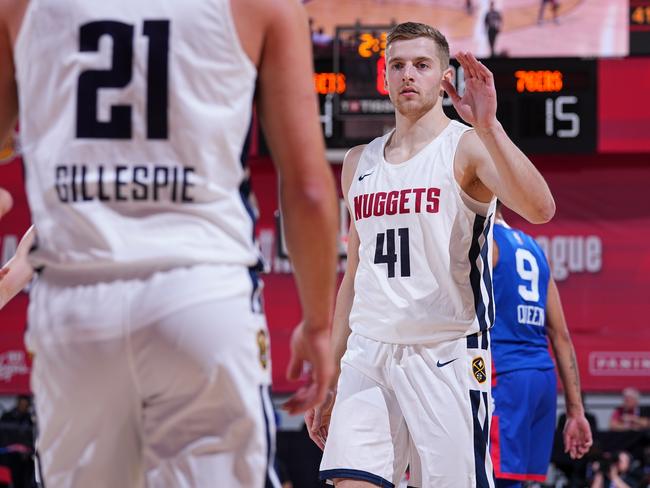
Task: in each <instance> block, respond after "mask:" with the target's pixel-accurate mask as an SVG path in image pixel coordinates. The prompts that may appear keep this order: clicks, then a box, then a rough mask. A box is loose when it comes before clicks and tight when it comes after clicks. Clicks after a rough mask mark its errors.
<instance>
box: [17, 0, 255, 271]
mask: <svg viewBox="0 0 650 488" xmlns="http://www.w3.org/2000/svg"><path fill="white" fill-rule="evenodd" d="M14 54H15V60H16V76H17V82H18V86H19V97H20V98H19V101H20V107H21V110H20V132H21V140H22V143H23V150H24V159H25V167H26V180H27V184H26V185H27V194H28V199H29V204H30V207H31V211H32V218H33V222H34V224H35V226H36V229H37V234H38V241H37V242H38V245H37V248H36V249H35V251H34V252H33V253H32V261H33V264H34V265H35V266H46V267H51V268H52V269H55V270H61V271H70V272H73V273H74V272H76V271H84V272H87V271H91V270H95V271H102V270H107V271H111V270H125V269H144V270H150V269H151V270H158V269H168V268H172V267H175V266H183V265H192V264H195V263H215V264H225V265H228V264H231V265H243V266H253V265H255V264H256V263H257V261H258V252H257V251H256V247H255V245H254V243H253V225H254V224H253V212H252V210H251V209H250V207H248V204H247V198H246V196H247V195H245V194H246V193H247V190H248V183H247V176H246V170H245V168H244V167H243V165H242V160H243V158H242V154H243V150H244V145H245V140H246V136H247V131H248V129H249V124H250V120H251V110H252V108H251V103H252V98H253V91H254V86H255V79H256V69H255V66H254V65H253V64H252V62H251V61H250V60H249V58H248V57H247V56H246V54H245V52H244V51H243V48H242V46H241V45H240V42H239V38H238V36H237V32H236V29H235V26H234V23H233V19H232V14H231V10H230V3H229V1H228V0H186V1H183V2H179V1H178V0H156V1H148V0H110V1H104V2H101V1H97V0H31V1H30V2H29V6H28V8H27V12H26V14H25V18H24V20H23V24H22V27H21V30H20V33H19V36H18V39H17V41H16V45H15V53H14Z"/></svg>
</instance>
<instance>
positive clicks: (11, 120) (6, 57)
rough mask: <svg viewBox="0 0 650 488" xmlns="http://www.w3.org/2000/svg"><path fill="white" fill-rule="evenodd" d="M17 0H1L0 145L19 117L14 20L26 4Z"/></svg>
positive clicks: (10, 132) (9, 133)
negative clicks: (13, 33)
mask: <svg viewBox="0 0 650 488" xmlns="http://www.w3.org/2000/svg"><path fill="white" fill-rule="evenodd" d="M19 3H20V2H17V1H15V0H0V146H2V145H3V144H4V142H5V141H6V140H7V138H8V137H9V136H10V135H11V134H12V132H13V129H14V127H15V126H16V119H17V118H18V89H17V86H16V78H15V67H14V60H13V49H12V47H11V45H12V42H11V38H12V33H11V30H12V22H13V21H14V17H15V16H16V15H17V14H18V11H20V13H21V14H22V10H23V9H24V6H20V5H18V4H19Z"/></svg>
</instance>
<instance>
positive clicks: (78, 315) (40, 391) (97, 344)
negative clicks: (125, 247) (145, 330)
mask: <svg viewBox="0 0 650 488" xmlns="http://www.w3.org/2000/svg"><path fill="white" fill-rule="evenodd" d="M128 293H129V290H128V287H125V286H123V285H121V284H120V286H114V285H96V286H78V287H72V288H67V289H62V288H60V287H57V286H52V285H51V284H50V283H49V281H48V278H47V271H46V272H45V273H44V275H42V276H41V277H40V279H39V280H38V281H37V283H36V284H35V285H34V288H33V289H32V292H31V303H30V312H29V316H30V325H29V329H28V332H27V337H26V342H27V345H28V348H29V349H30V351H32V352H33V353H34V361H33V366H32V378H31V380H32V390H33V391H34V397H35V405H36V413H37V418H38V427H39V437H38V440H37V449H38V451H39V453H40V461H41V467H42V472H43V477H44V483H45V486H47V487H48V488H88V487H93V488H113V487H116V486H123V487H127V486H128V487H134V488H137V487H142V486H144V480H143V478H142V456H141V437H140V424H139V418H140V415H139V414H140V410H139V409H140V402H139V399H138V397H137V392H136V388H135V385H134V383H133V377H132V374H131V369H130V367H129V362H128V360H127V347H126V338H125V336H124V318H123V316H122V311H123V310H124V308H125V307H124V305H125V303H126V300H125V299H124V297H125V295H128Z"/></svg>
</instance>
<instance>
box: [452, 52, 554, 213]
mask: <svg viewBox="0 0 650 488" xmlns="http://www.w3.org/2000/svg"><path fill="white" fill-rule="evenodd" d="M456 59H457V60H458V61H459V63H460V65H461V66H462V67H463V69H464V72H465V93H464V95H463V97H460V96H459V95H458V93H456V90H455V88H454V86H453V85H452V84H451V83H450V82H449V81H448V80H443V82H442V83H443V88H444V89H445V91H446V92H447V93H448V94H449V96H450V97H451V100H452V102H453V104H454V107H455V108H456V111H457V112H458V113H459V115H460V116H461V117H462V118H463V120H465V122H467V123H469V124H471V125H472V126H473V127H474V129H475V131H472V132H469V133H467V134H466V135H465V136H464V137H463V138H462V139H461V142H460V144H459V146H458V154H457V156H456V165H455V166H456V169H457V178H458V179H459V180H460V181H459V183H460V185H461V187H462V188H463V190H464V191H465V192H466V193H467V194H469V195H470V196H471V197H473V198H475V199H476V200H479V201H489V200H490V199H491V198H492V195H496V196H497V197H499V199H500V200H501V201H502V202H503V203H504V204H505V205H506V206H507V207H509V208H511V209H513V210H514V211H515V212H517V213H518V214H519V215H521V216H522V217H524V218H526V219H527V220H528V221H530V222H532V223H536V224H537V223H544V222H548V221H549V220H550V219H551V218H552V217H553V214H554V213H555V202H554V201H553V196H552V195H551V191H550V189H549V187H548V185H547V184H546V181H545V180H544V178H543V176H542V175H541V174H540V173H539V171H537V169H536V168H535V166H534V165H533V163H532V162H531V161H530V160H529V159H528V157H526V155H525V154H524V153H523V152H521V150H520V149H519V148H518V147H517V146H516V145H515V144H514V143H513V142H512V140H510V138H509V137H508V135H507V134H506V132H505V131H504V130H503V127H502V126H501V124H500V123H499V121H498V120H497V118H496V110H497V98H496V90H495V88H494V78H493V76H492V73H491V72H490V70H488V69H487V68H486V67H485V66H484V65H483V64H482V63H480V62H479V61H477V60H476V58H475V57H474V56H473V55H472V54H469V53H458V54H457V55H456Z"/></svg>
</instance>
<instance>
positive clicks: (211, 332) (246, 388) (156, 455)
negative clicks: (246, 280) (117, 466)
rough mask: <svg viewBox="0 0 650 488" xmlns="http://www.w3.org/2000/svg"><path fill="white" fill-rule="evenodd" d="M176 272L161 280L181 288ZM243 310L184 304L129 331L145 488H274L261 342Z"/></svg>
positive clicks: (265, 353) (241, 299)
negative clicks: (139, 410) (137, 387)
mask: <svg viewBox="0 0 650 488" xmlns="http://www.w3.org/2000/svg"><path fill="white" fill-rule="evenodd" d="M179 273H180V272H179ZM179 273H170V276H168V277H167V278H165V279H166V280H167V281H170V280H171V281H176V280H178V279H186V280H187V279H189V280H191V275H190V276H189V277H187V276H185V277H182V278H179V276H175V275H178V274H179ZM215 278H216V277H215ZM195 279H196V280H199V281H203V282H205V283H206V285H207V284H208V283H215V284H213V285H210V286H218V285H217V284H216V283H218V282H214V281H213V280H210V279H208V278H206V277H205V276H202V275H200V274H197V275H196V277H195ZM206 280H207V281H206ZM179 286H182V285H180V284H179ZM160 288H161V289H165V286H164V285H163V286H161V287H160ZM160 300H163V301H164V300H165V297H164V296H161V297H160ZM251 303H252V302H251V297H250V295H248V296H247V295H239V296H236V297H233V298H228V299H223V300H210V301H207V302H203V303H198V304H194V305H189V306H186V307H184V308H182V309H180V310H177V311H175V312H173V313H169V314H165V316H164V317H162V318H159V319H157V320H156V321H155V323H153V324H151V325H148V326H146V327H143V328H140V329H138V330H135V331H134V332H133V335H132V351H133V357H134V363H135V369H136V371H137V377H138V381H139V383H140V385H141V389H142V395H143V401H144V408H143V429H144V434H143V436H144V456H145V465H146V466H145V469H146V479H147V486H148V487H150V488H166V487H170V486H174V487H192V488H208V487H209V488H212V487H214V486H246V487H249V486H250V487H252V488H255V487H259V488H262V487H263V486H265V484H266V486H279V482H278V479H277V476H276V475H275V472H274V471H273V466H272V461H271V460H272V459H273V446H274V440H275V426H274V416H273V410H272V405H271V400H270V397H269V394H268V385H269V382H270V364H269V360H270V351H269V350H268V345H267V342H266V341H267V337H268V335H267V331H266V322H265V319H264V316H263V315H261V314H259V313H257V312H254V311H253V309H252V307H251ZM146 306H147V305H145V307H146ZM143 315H144V313H143ZM267 483H268V484H267Z"/></svg>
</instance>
